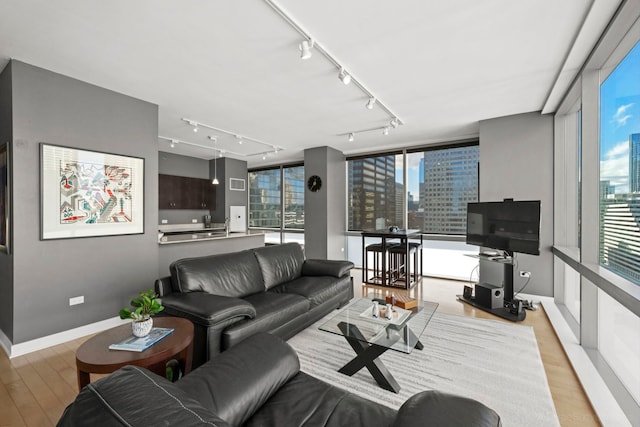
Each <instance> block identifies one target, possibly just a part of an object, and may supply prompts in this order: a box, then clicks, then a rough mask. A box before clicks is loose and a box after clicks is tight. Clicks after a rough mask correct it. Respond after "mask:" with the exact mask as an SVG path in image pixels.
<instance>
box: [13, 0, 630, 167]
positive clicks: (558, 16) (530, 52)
mask: <svg viewBox="0 0 640 427" xmlns="http://www.w3.org/2000/svg"><path fill="white" fill-rule="evenodd" d="M268 3H269V2H267V1H264V0H251V1H248V0H236V1H219V0H218V1H215V0H181V1H175V0H174V1H169V0H138V1H130V0H111V1H101V0H49V1H47V0H41V1H31V0H3V1H2V2H0V69H2V68H4V66H5V65H6V64H7V63H8V61H9V59H12V58H13V59H17V60H20V61H23V62H26V63H29V64H32V65H35V66H38V67H42V68H45V69H48V70H51V71H54V72H57V73H61V74H64V75H67V76H70V77H73V78H76V79H79V80H82V81H85V82H89V83H92V84H95V85H98V86H101V87H104V88H107V89H110V90H113V91H116V92H120V93H123V94H126V95H129V96H133V97H136V98H140V99H143V100H145V101H149V102H152V103H155V104H158V106H159V129H158V135H159V136H163V137H168V138H174V139H177V140H180V141H186V142H190V143H194V144H198V145H202V146H205V147H213V143H212V141H211V140H210V139H208V138H207V137H208V136H210V135H214V136H217V138H218V140H217V143H216V144H217V145H216V146H217V148H219V149H223V150H226V153H225V154H223V155H225V156H229V157H235V158H239V159H242V160H246V161H247V162H248V164H249V166H250V167H256V166H261V165H267V164H275V163H286V162H290V161H296V160H302V158H303V150H304V149H306V148H311V147H318V146H331V147H334V148H336V149H338V150H341V151H343V152H344V153H345V154H356V153H363V152H371V151H377V150H381V149H388V148H396V147H408V146H419V145H425V144H430V143H437V142H443V141H452V140H458V139H465V138H469V137H477V135H478V128H479V121H480V120H484V119H489V118H494V117H501V116H507V115H511V114H518V113H524V112H530V111H544V112H553V111H554V110H555V108H556V106H557V103H558V101H559V100H560V98H561V96H562V95H563V94H564V92H565V91H566V89H567V87H568V85H569V84H570V83H571V81H572V79H573V77H574V76H575V75H576V72H577V71H578V69H579V67H580V65H581V64H582V62H583V61H584V59H585V58H586V56H587V55H588V53H589V51H590V50H591V48H592V47H593V45H594V43H595V42H596V40H597V38H598V36H599V34H600V33H601V32H602V30H603V28H604V27H605V26H606V24H607V23H608V21H609V20H610V18H611V16H612V14H613V13H614V12H615V9H616V7H617V5H618V3H619V0H591V1H588V0H562V1H558V0H518V1H513V0H483V1H477V0H451V1H424V0H398V1H394V2H390V1H383V0H350V1H341V0H322V1H320V0H318V1H313V2H312V1H300V0H275V1H274V3H275V4H276V5H277V6H279V7H280V8H281V9H283V10H285V11H286V12H287V14H288V15H289V16H290V17H291V18H292V19H293V21H295V22H296V23H297V24H298V26H299V27H301V28H302V29H304V31H306V32H307V34H309V35H310V36H311V37H313V39H314V40H316V41H317V43H318V44H320V46H321V47H322V48H324V49H325V50H326V51H328V52H329V53H330V54H331V55H332V56H333V57H334V58H335V59H336V60H337V61H338V62H339V63H340V64H342V65H343V66H344V67H345V69H346V70H347V71H348V72H350V73H351V74H352V75H353V76H354V78H355V79H356V80H357V81H358V82H360V83H361V84H362V85H364V86H365V87H366V88H367V89H368V90H369V91H370V92H371V93H373V94H374V95H375V96H376V97H377V98H378V99H379V100H380V101H382V102H383V103H384V104H385V105H386V106H387V107H388V108H389V109H390V110H391V111H392V112H393V113H394V114H395V115H397V116H398V117H399V118H400V119H401V120H402V121H403V122H404V125H402V126H399V127H398V128H396V129H391V130H390V132H389V134H388V135H383V134H382V132H381V131H380V129H378V130H375V131H370V132H362V133H358V134H356V136H355V140H354V141H352V142H349V141H348V140H347V137H346V136H345V135H344V134H347V133H349V132H353V131H358V130H364V129H370V128H381V127H384V126H387V125H388V124H389V121H390V120H391V118H392V117H390V116H389V114H387V113H386V112H385V111H384V110H383V109H381V108H379V106H374V108H373V109H372V110H368V109H366V108H365V104H366V102H367V99H368V97H367V96H366V94H364V93H363V92H362V91H361V90H360V89H359V88H358V87H357V85H355V84H354V83H352V84H350V85H348V86H345V85H344V84H342V82H340V81H339V80H338V78H337V76H338V69H337V68H336V66H335V65H334V64H332V63H331V62H330V61H329V60H327V58H326V57H324V56H323V55H322V54H321V53H320V52H319V51H318V50H317V49H314V50H312V52H313V56H312V57H311V58H310V59H307V60H302V59H300V52H299V50H298V46H299V44H300V42H301V41H302V40H303V37H302V36H301V34H300V33H299V32H297V31H296V29H294V27H292V26H291V25H290V24H289V23H288V22H287V21H286V20H285V19H283V18H282V17H281V16H280V15H279V14H277V13H276V12H275V11H274V9H273V8H272V7H271V6H270V5H269V4H268ZM182 118H189V119H192V120H195V121H196V122H200V123H204V124H208V125H212V126H214V127H217V128H222V129H225V130H229V131H231V132H232V133H234V134H238V135H243V136H248V137H252V138H255V139H258V140H261V141H263V142H266V143H268V144H272V145H274V146H277V147H279V148H280V149H281V151H279V152H278V153H277V154H273V153H272V154H269V155H268V156H266V158H265V159H263V158H262V157H263V156H262V155H254V154H256V153H260V152H263V151H266V150H268V151H271V148H272V147H271V146H265V145H261V144H256V143H251V142H250V141H247V140H245V142H244V143H243V144H238V142H237V140H236V138H235V137H233V136H232V135H226V134H224V133H222V132H220V131H214V130H211V129H206V128H203V127H200V129H199V132H198V133H194V132H193V131H192V129H193V128H192V127H191V126H189V125H188V124H187V123H186V122H184V121H183V120H182ZM133 143H135V141H132V144H133ZM158 147H159V150H161V151H169V152H174V153H177V154H183V155H187V156H193V157H200V158H204V159H211V158H213V157H214V153H215V152H214V151H213V150H211V149H205V148H199V147H196V146H192V145H187V144H182V143H178V144H177V145H176V147H175V148H170V147H169V141H167V140H164V139H161V138H159V139H158ZM232 153H235V154H232Z"/></svg>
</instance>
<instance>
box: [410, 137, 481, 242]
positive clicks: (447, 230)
mask: <svg viewBox="0 0 640 427" xmlns="http://www.w3.org/2000/svg"><path fill="white" fill-rule="evenodd" d="M479 155H480V149H479V146H478V145H477V144H476V143H474V144H471V145H462V146H458V147H447V148H434V149H430V150H422V151H418V152H411V153H408V154H407V171H408V177H407V214H408V224H409V225H408V227H409V228H417V229H419V230H422V231H423V232H424V233H427V234H457V235H463V234H465V233H466V225H467V203H469V202H477V201H478V159H479Z"/></svg>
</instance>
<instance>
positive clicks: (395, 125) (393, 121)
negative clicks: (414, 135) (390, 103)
mask: <svg viewBox="0 0 640 427" xmlns="http://www.w3.org/2000/svg"><path fill="white" fill-rule="evenodd" d="M389 124H390V125H391V127H392V128H394V129H395V128H397V127H398V125H399V124H400V122H399V120H398V118H397V117H394V118H393V119H392V120H391V122H390V123H389Z"/></svg>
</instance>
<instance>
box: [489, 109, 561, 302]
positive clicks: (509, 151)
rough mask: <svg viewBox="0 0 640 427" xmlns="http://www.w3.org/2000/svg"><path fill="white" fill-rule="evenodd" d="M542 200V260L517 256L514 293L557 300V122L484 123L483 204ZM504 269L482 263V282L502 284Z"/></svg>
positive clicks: (520, 118)
mask: <svg viewBox="0 0 640 427" xmlns="http://www.w3.org/2000/svg"><path fill="white" fill-rule="evenodd" d="M505 198H513V199H515V200H540V201H541V224H540V256H534V255H526V254H517V261H518V265H517V267H516V268H515V269H514V276H515V277H514V291H518V290H519V289H520V288H521V287H522V286H523V285H524V283H525V279H522V278H520V276H519V274H518V271H521V270H524V271H530V272H531V273H532V275H531V281H530V283H529V284H528V285H527V288H526V289H525V290H524V291H523V292H524V293H528V294H536V295H544V296H553V256H552V255H551V245H552V244H553V116H551V115H541V114H540V113H538V112H533V113H526V114H518V115H514V116H508V117H500V118H496V119H491V120H484V121H481V122H480V201H482V202H489V201H500V200H503V199H505ZM501 277H502V266H501V265H498V264H495V263H488V262H483V263H482V264H481V266H480V280H481V281H482V282H487V283H494V284H500V283H501Z"/></svg>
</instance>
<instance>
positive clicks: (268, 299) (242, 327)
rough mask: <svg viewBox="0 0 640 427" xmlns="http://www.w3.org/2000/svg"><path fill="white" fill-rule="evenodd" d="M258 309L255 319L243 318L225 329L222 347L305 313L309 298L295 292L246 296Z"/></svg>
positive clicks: (229, 345) (273, 327)
mask: <svg viewBox="0 0 640 427" xmlns="http://www.w3.org/2000/svg"><path fill="white" fill-rule="evenodd" d="M245 301H247V302H249V303H250V304H251V305H253V307H254V308H255V309H256V316H255V317H254V318H253V319H244V320H241V321H239V322H237V323H235V324H233V325H231V326H229V327H228V328H227V329H225V330H224V332H223V333H222V348H223V349H228V348H230V347H233V346H234V345H236V344H237V343H239V342H240V341H242V340H244V339H245V338H247V337H249V336H251V335H254V334H256V333H258V332H271V331H272V330H273V329H275V328H278V327H279V326H282V325H284V324H285V323H287V322H289V321H291V320H293V319H295V318H297V317H299V316H302V315H305V314H306V313H307V312H308V311H309V307H310V303H309V300H308V299H307V298H305V297H303V296H300V295H295V294H279V293H274V292H261V293H259V294H254V295H250V296H248V297H246V298H245Z"/></svg>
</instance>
